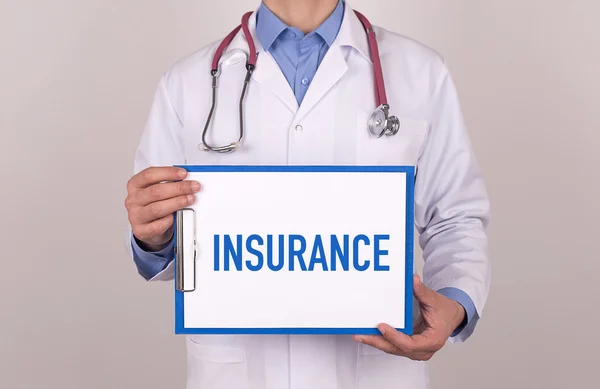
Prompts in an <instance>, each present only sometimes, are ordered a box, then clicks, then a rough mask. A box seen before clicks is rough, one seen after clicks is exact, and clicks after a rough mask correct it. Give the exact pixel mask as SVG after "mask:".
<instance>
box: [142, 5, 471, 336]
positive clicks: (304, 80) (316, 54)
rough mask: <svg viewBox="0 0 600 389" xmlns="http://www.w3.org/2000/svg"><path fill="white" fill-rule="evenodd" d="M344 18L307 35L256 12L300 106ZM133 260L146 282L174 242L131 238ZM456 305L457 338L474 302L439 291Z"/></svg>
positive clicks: (262, 36)
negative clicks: (157, 244) (149, 248)
mask: <svg viewBox="0 0 600 389" xmlns="http://www.w3.org/2000/svg"><path fill="white" fill-rule="evenodd" d="M343 16H344V1H343V0H339V1H338V5H337V7H336V8H335V10H334V11H333V13H332V14H331V15H330V16H329V17H328V18H327V19H326V20H325V21H324V22H323V23H322V24H321V25H320V26H319V27H318V28H317V29H316V30H315V31H313V32H311V33H309V34H304V33H303V32H302V31H300V30H299V29H297V28H295V27H290V26H287V25H286V24H285V23H284V22H283V21H281V19H279V18H278V17H277V16H276V15H275V14H274V13H273V12H272V11H271V10H270V9H269V8H267V6H265V4H264V3H263V4H261V6H260V8H259V9H258V12H257V19H256V35H257V38H258V40H259V42H260V44H261V45H262V47H263V48H264V50H266V51H268V52H269V53H270V54H271V55H272V56H273V58H274V59H275V61H277V63H278V64H279V67H280V68H281V71H282V72H283V74H284V76H285V78H286V80H287V81H288V83H289V85H290V87H291V88H292V90H293V91H294V94H295V96H296V100H297V101H298V104H299V105H300V104H301V103H302V100H303V99H304V96H305V95H306V91H307V90H308V88H309V86H310V84H311V82H312V80H313V77H314V75H315V73H316V72H317V68H318V67H319V65H320V64H321V61H322V60H323V57H324V56H325V54H326V53H327V50H328V49H329V47H330V46H331V44H332V43H333V41H334V40H335V38H336V36H337V34H338V31H339V29H340V26H341V24H342V19H343ZM131 245H132V248H133V260H134V262H135V265H136V266H137V268H138V272H139V273H140V275H141V276H142V277H144V278H145V279H146V280H149V279H151V278H152V277H154V276H155V275H156V274H158V273H160V272H161V271H162V270H164V269H165V268H166V267H167V265H168V264H169V262H170V261H171V260H172V259H173V253H174V248H173V241H171V242H170V243H169V245H167V247H165V248H164V249H162V250H161V251H157V252H146V251H144V250H143V249H142V248H140V246H139V244H138V242H137V241H136V239H135V238H132V241H131ZM438 292H439V293H441V294H443V295H445V296H446V297H448V298H450V299H452V300H455V301H457V302H458V303H459V304H461V305H462V306H463V307H464V308H465V312H466V315H465V320H464V321H463V323H462V324H461V325H460V326H459V327H458V328H457V329H456V331H455V332H454V334H452V335H453V336H454V335H457V334H458V333H460V331H462V329H463V328H464V327H465V326H466V325H467V324H468V323H469V322H470V321H471V320H472V319H473V317H474V316H475V314H476V310H475V305H474V304H473V301H472V300H471V298H470V297H469V296H468V295H467V294H466V293H465V292H463V291H462V290H460V289H456V288H444V289H441V290H439V291H438Z"/></svg>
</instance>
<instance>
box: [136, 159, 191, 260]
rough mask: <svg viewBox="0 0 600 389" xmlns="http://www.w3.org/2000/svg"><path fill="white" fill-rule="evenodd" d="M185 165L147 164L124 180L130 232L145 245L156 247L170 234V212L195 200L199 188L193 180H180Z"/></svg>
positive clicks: (167, 240) (168, 237)
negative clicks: (127, 179) (147, 166)
mask: <svg viewBox="0 0 600 389" xmlns="http://www.w3.org/2000/svg"><path fill="white" fill-rule="evenodd" d="M185 177H187V171H186V170H185V169H180V168H175V167H149V168H147V169H145V170H142V171H141V172H139V173H138V174H136V175H134V176H133V177H132V178H131V179H130V180H129V182H128V183H127V198H126V199H125V208H127V212H128V216H129V223H130V224H131V228H132V230H133V235H134V236H135V237H136V238H137V240H138V241H140V242H141V243H142V244H143V245H144V246H146V247H144V249H147V250H150V251H158V250H160V249H162V248H164V247H165V246H166V244H167V243H168V242H169V241H170V240H171V236H172V235H173V213H174V212H176V211H178V210H179V209H182V208H185V207H186V206H188V205H191V204H193V203H194V202H195V201H196V196H195V195H194V193H196V192H198V191H199V190H200V183H198V182H196V181H181V182H172V181H177V180H183V179H185Z"/></svg>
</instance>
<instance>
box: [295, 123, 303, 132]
mask: <svg viewBox="0 0 600 389" xmlns="http://www.w3.org/2000/svg"><path fill="white" fill-rule="evenodd" d="M296 131H298V132H300V131H302V126H301V125H299V124H298V125H297V126H296Z"/></svg>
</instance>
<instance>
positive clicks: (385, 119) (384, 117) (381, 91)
mask: <svg viewBox="0 0 600 389" xmlns="http://www.w3.org/2000/svg"><path fill="white" fill-rule="evenodd" d="M354 13H356V16H358V19H359V20H360V22H361V23H362V25H363V27H364V28H365V30H366V32H367V37H368V40H369V49H370V51H371V53H370V55H371V61H372V62H373V71H374V74H375V99H376V102H377V108H376V109H375V111H373V113H372V114H371V116H370V117H369V121H368V130H369V134H370V135H371V136H372V137H375V138H381V137H382V136H383V135H386V136H391V135H396V133H397V132H398V129H399V128H400V121H399V120H398V118H397V117H396V116H390V114H389V110H390V106H389V104H388V102H387V96H386V94H385V86H384V84H383V72H382V70H381V61H380V58H379V48H378V46H377V40H376V38H375V32H374V31H373V27H372V26H371V23H370V22H369V20H368V19H367V18H366V17H365V16H364V15H362V14H361V13H360V12H358V11H354ZM250 15H252V12H248V13H246V14H244V16H243V17H242V23H241V24H240V25H239V26H237V27H236V28H235V29H234V30H233V31H231V32H230V33H229V35H227V36H226V37H225V39H223V41H222V42H221V44H220V45H219V47H218V48H217V51H216V52H215V55H214V57H213V61H212V69H211V71H210V74H211V76H212V106H211V107H210V112H209V114H208V118H207V120H206V125H205V126H204V131H203V132H202V144H201V145H198V147H199V148H201V149H204V150H206V151H215V152H218V153H229V152H232V151H235V150H236V149H237V148H239V147H240V146H241V143H242V138H243V137H244V120H243V113H244V112H243V102H244V97H245V95H246V92H247V89H248V84H249V83H250V77H251V76H252V72H253V71H254V68H255V67H256V57H257V54H256V47H255V46H254V41H253V39H252V36H251V34H250V29H249V28H248V19H249V18H250ZM240 28H241V29H242V30H243V31H244V35H245V37H246V41H247V42H248V48H249V50H250V55H249V56H248V59H247V61H246V77H245V79H244V86H243V89H242V94H241V97H240V103H239V110H240V112H239V115H240V116H239V118H240V134H239V135H240V136H239V138H238V140H237V141H235V142H233V143H230V144H228V145H226V146H210V145H209V144H208V143H207V142H206V132H207V130H208V126H209V125H210V120H211V118H212V115H213V113H214V109H215V99H216V93H217V78H218V76H219V60H220V59H221V56H222V55H223V52H224V51H225V49H226V48H227V46H229V44H230V43H231V41H232V40H233V38H234V37H235V35H236V34H237V33H238V31H239V30H240Z"/></svg>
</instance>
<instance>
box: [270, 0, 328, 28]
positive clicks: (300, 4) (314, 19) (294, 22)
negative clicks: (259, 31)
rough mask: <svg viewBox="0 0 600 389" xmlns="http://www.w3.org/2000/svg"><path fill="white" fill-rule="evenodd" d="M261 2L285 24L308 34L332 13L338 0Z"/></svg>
mask: <svg viewBox="0 0 600 389" xmlns="http://www.w3.org/2000/svg"><path fill="white" fill-rule="evenodd" d="M263 3H264V4H265V5H266V6H267V7H268V8H269V9H270V10H271V11H272V12H273V13H274V14H275V15H277V17H278V18H279V19H281V20H282V21H283V22H284V23H285V24H287V25H288V26H291V27H296V28H297V29H299V30H300V31H302V32H303V33H305V34H308V33H310V32H312V31H314V30H316V29H317V27H319V26H320V25H321V24H322V23H323V22H324V21H325V20H326V19H327V18H328V17H329V15H331V14H332V13H333V11H334V10H335V7H336V6H337V4H338V0H263Z"/></svg>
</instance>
